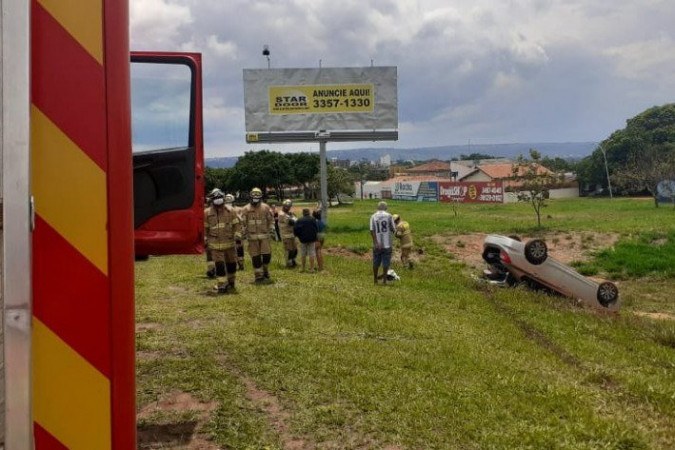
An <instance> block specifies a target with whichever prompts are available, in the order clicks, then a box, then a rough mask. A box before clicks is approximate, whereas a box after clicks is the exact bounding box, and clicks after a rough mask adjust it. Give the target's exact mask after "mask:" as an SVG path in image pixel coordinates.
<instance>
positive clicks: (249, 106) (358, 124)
mask: <svg viewBox="0 0 675 450" xmlns="http://www.w3.org/2000/svg"><path fill="white" fill-rule="evenodd" d="M244 105H245V122H246V142H247V143H267V142H278V143H288V142H318V143H319V145H320V149H319V155H320V161H321V168H320V171H321V203H322V213H321V214H322V218H323V219H324V221H326V222H327V212H328V205H329V203H328V202H329V199H328V188H327V183H328V182H327V169H326V143H327V142H328V141H334V142H345V141H383V140H397V139H398V92H397V69H396V67H372V66H371V67H343V68H318V69H244Z"/></svg>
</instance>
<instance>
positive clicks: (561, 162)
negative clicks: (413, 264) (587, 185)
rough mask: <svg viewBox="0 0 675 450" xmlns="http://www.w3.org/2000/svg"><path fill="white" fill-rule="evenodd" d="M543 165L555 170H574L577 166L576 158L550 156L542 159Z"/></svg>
mask: <svg viewBox="0 0 675 450" xmlns="http://www.w3.org/2000/svg"><path fill="white" fill-rule="evenodd" d="M541 165H542V166H544V167H546V168H547V169H549V170H552V171H554V172H574V171H575V170H576V167H577V164H576V162H575V161H574V160H571V159H564V158H559V157H555V158H550V157H548V156H544V157H543V158H542V159H541Z"/></svg>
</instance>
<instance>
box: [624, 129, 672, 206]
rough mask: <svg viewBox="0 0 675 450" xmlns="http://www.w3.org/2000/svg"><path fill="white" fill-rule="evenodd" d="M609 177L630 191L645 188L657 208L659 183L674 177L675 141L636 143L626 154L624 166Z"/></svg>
mask: <svg viewBox="0 0 675 450" xmlns="http://www.w3.org/2000/svg"><path fill="white" fill-rule="evenodd" d="M611 178H612V181H613V182H614V184H615V185H616V186H620V187H623V188H625V189H626V190H628V191H630V192H639V191H643V190H646V191H647V192H649V194H650V195H651V196H652V198H653V199H654V206H655V207H656V208H658V207H659V201H658V189H657V187H658V185H659V183H661V182H662V181H664V180H672V179H675V143H670V142H669V143H665V144H649V143H642V145H636V146H635V147H634V148H633V149H632V150H631V152H630V154H629V155H628V162H627V164H626V165H625V167H624V168H622V169H619V170H617V171H616V172H615V173H614V174H613V175H612V177H611Z"/></svg>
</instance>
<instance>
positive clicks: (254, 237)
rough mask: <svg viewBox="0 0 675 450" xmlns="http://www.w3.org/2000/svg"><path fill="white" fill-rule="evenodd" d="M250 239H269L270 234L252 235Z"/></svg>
mask: <svg viewBox="0 0 675 450" xmlns="http://www.w3.org/2000/svg"><path fill="white" fill-rule="evenodd" d="M248 238H249V239H269V238H270V236H269V235H268V234H250V235H249V236H248Z"/></svg>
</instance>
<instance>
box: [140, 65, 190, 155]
mask: <svg viewBox="0 0 675 450" xmlns="http://www.w3.org/2000/svg"><path fill="white" fill-rule="evenodd" d="M191 96H192V72H191V70H190V68H189V67H188V66H186V65H184V64H155V63H137V62H134V63H133V64H131V118H132V123H131V127H132V148H133V152H134V153H141V152H148V151H153V150H163V149H178V148H183V149H186V148H188V147H191V142H190V109H191V108H190V106H191Z"/></svg>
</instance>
